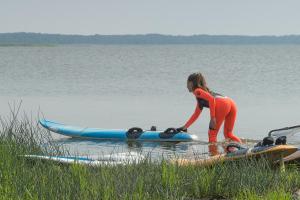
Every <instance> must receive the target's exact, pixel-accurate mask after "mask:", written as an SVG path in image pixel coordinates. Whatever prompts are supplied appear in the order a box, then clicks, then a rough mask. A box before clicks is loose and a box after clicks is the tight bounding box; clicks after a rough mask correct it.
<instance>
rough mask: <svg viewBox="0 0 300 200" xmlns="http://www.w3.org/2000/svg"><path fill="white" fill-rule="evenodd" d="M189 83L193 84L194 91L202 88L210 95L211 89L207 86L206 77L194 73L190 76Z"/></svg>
mask: <svg viewBox="0 0 300 200" xmlns="http://www.w3.org/2000/svg"><path fill="white" fill-rule="evenodd" d="M187 81H189V82H192V83H193V90H195V89H197V88H201V89H203V90H205V91H207V92H209V93H210V90H209V88H208V87H207V85H206V80H205V78H204V76H203V75H202V74H201V73H200V72H198V73H192V74H191V75H189V77H188V80H187Z"/></svg>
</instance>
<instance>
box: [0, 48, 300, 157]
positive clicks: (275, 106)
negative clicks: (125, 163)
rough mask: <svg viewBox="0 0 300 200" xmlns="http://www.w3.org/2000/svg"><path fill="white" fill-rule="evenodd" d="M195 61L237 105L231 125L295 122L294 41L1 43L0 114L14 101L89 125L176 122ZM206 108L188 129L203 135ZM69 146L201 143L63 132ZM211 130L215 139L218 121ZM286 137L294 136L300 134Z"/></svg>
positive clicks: (298, 52)
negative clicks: (85, 137) (83, 137)
mask: <svg viewBox="0 0 300 200" xmlns="http://www.w3.org/2000/svg"><path fill="white" fill-rule="evenodd" d="M198 71H201V72H202V73H203V74H204V75H205V77H206V79H207V83H208V86H209V87H210V88H211V89H212V90H213V91H216V92H219V93H221V94H224V95H226V96H229V97H231V98H233V99H234V100H235V102H236V104H237V106H238V116H237V121H236V125H235V133H236V135H238V136H240V137H243V138H252V139H262V138H263V137H264V136H266V135H267V133H268V131H269V130H271V129H276V128H282V127H286V126H292V125H298V124H300V105H299V103H300V78H299V76H300V46H297V45H295V46H292V45H232V46H230V45H68V46H53V47H0V74H1V76H0V114H1V116H7V115H8V114H9V106H8V104H13V103H14V102H19V101H20V100H22V110H24V111H25V112H26V113H31V114H32V115H33V116H37V113H38V112H39V111H40V112H42V114H43V116H44V117H45V118H47V119H50V120H53V121H58V122H62V123H66V124H70V125H76V126H83V127H98V128H112V129H117V128H130V127H133V126H138V127H142V128H145V129H147V128H150V127H151V126H152V125H155V126H157V127H158V128H159V129H166V128H168V127H179V126H182V125H183V124H184V123H185V122H186V120H187V119H188V118H189V116H190V115H191V114H192V113H193V111H194V108H195V105H196V102H195V98H194V97H193V96H192V95H191V94H190V93H188V91H187V89H186V79H187V77H188V75H189V74H190V73H193V72H198ZM208 122H209V111H208V110H204V111H203V113H202V114H201V116H200V118H199V119H198V120H197V121H196V123H194V124H193V126H192V127H191V128H190V129H189V132H190V133H193V134H196V135H198V137H199V138H200V140H201V141H207V140H208V137H207V129H208ZM53 136H54V138H55V140H56V142H57V143H60V144H63V145H65V146H66V147H67V148H69V149H70V151H71V152H72V153H74V154H75V153H76V154H88V155H99V154H106V153H113V152H126V151H128V150H130V151H142V152H145V153H149V152H151V153H153V154H174V153H179V154H189V153H191V152H195V151H200V152H206V151H207V147H206V146H205V145H203V143H179V144H169V143H149V142H148V143H147V142H145V143H127V142H120V141H119V142H110V141H80V140H71V139H67V138H65V137H62V136H59V135H56V134H54V135H53ZM218 138H219V140H222V139H223V133H222V131H220V133H219V137H218ZM290 142H293V143H296V144H299V142H300V139H299V140H298V139H297V137H295V138H292V139H291V140H290Z"/></svg>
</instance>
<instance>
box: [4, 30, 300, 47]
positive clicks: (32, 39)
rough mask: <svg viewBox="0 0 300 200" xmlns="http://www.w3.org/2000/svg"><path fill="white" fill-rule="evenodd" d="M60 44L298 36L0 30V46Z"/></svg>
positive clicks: (281, 40)
mask: <svg viewBox="0 0 300 200" xmlns="http://www.w3.org/2000/svg"><path fill="white" fill-rule="evenodd" d="M60 44H108V45H113V44H116V45H122V44H124V45H128V44H134V45H139V44H141V45H159V44H202V45H210V44H216V45H245V44H255V45H258V44H275V45H277V44H294V45H295V44H296V45H298V44H300V35H284V36H268V35H266V36H243V35H191V36H180V35H178V36H177V35H176V36H175V35H162V34H144V35H63V34H46V33H24V32H18V33H0V46H2V47H3V46H53V45H60Z"/></svg>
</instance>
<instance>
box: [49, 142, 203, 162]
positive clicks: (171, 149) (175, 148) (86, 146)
mask: <svg viewBox="0 0 300 200" xmlns="http://www.w3.org/2000/svg"><path fill="white" fill-rule="evenodd" d="M54 143H55V144H58V145H63V146H64V147H65V148H66V149H68V150H69V151H70V152H71V153H72V154H76V155H81V156H85V155H89V156H93V157H97V156H99V157H103V155H108V154H116V153H122V152H138V153H141V154H142V155H145V156H150V157H151V158H152V159H158V158H162V157H172V156H186V155H190V156H191V155H194V154H199V155H201V154H203V153H204V154H206V153H205V152H207V149H208V146H207V143H206V142H201V141H199V142H146V141H134V140H131V141H120V140H86V139H85V140H82V139H77V138H61V139H56V140H54Z"/></svg>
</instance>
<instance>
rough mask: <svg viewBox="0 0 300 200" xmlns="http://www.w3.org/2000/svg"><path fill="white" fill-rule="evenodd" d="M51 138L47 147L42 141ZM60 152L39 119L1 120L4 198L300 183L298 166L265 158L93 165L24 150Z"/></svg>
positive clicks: (197, 193) (280, 190) (226, 195)
mask: <svg viewBox="0 0 300 200" xmlns="http://www.w3.org/2000/svg"><path fill="white" fill-rule="evenodd" d="M45 142H46V143H47V148H45V147H43V146H45V145H41V144H42V143H43V144H44V143H45ZM50 153H52V154H62V153H65V152H64V151H63V149H62V148H61V147H59V146H55V145H53V144H51V137H49V135H48V133H47V132H46V131H44V130H43V129H41V128H39V127H38V125H37V123H36V122H35V121H34V122H33V121H32V120H29V119H28V118H26V117H24V118H22V119H21V120H18V119H17V117H15V116H13V117H11V118H10V119H9V120H3V119H2V120H1V129H0V158H1V159H0V199H5V200H6V199H47V200H48V199H205V198H206V199H207V198H223V199H272V200H273V199H292V197H293V193H294V192H295V191H296V190H297V189H299V188H300V173H299V170H298V169H297V168H296V167H295V166H288V167H287V169H286V171H285V172H280V170H279V169H278V168H276V167H273V166H270V164H269V163H268V162H267V161H264V160H260V161H259V162H258V161H255V160H248V161H241V162H228V163H224V164H220V165H216V166H214V167H197V166H178V165H176V164H170V163H169V162H168V161H161V162H155V163H154V162H150V160H149V159H145V160H144V161H143V162H141V163H138V164H137V163H136V164H130V165H117V166H100V167H89V166H82V165H79V164H72V165H59V164H55V163H53V162H43V161H40V160H36V161H29V160H26V159H24V158H23V157H22V156H20V155H24V154H50Z"/></svg>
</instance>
